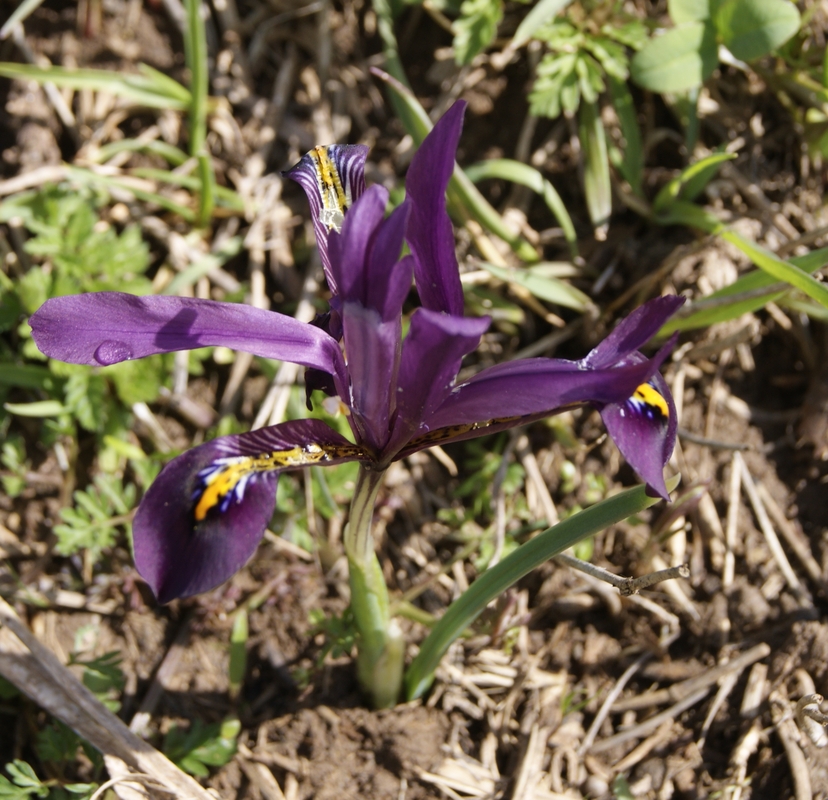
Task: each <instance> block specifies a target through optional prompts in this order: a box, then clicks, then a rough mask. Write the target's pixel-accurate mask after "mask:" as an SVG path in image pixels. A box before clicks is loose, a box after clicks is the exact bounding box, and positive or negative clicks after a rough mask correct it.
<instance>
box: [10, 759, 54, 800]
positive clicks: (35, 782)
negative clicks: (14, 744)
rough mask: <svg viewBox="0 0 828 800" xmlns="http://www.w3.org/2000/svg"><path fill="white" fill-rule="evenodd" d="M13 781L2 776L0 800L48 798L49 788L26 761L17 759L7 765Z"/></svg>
mask: <svg viewBox="0 0 828 800" xmlns="http://www.w3.org/2000/svg"><path fill="white" fill-rule="evenodd" d="M6 772H8V773H9V775H10V776H11V780H9V779H8V778H6V777H4V776H2V775H0V799H2V800H25V798H28V797H32V796H34V797H46V796H47V795H48V794H49V787H48V786H46V785H44V784H43V783H42V782H41V780H40V778H38V777H37V775H35V771H34V770H33V769H32V768H31V766H30V765H29V764H27V763H26V762H25V761H21V760H20V759H19V758H16V759H15V760H14V761H12V762H11V763H9V764H6Z"/></svg>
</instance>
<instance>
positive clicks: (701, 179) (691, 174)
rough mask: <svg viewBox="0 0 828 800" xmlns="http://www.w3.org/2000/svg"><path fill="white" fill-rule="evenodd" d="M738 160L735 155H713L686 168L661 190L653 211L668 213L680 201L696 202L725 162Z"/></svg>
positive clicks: (654, 201) (722, 153) (654, 202)
mask: <svg viewBox="0 0 828 800" xmlns="http://www.w3.org/2000/svg"><path fill="white" fill-rule="evenodd" d="M734 158H736V154H735V153H724V152H721V153H712V154H711V155H709V156H707V157H705V158H702V159H699V160H698V161H696V162H695V163H694V164H690V166H688V167H685V168H684V169H683V170H682V171H681V172H680V173H679V174H678V175H676V177H675V178H673V179H671V180H670V181H669V183H667V184H666V185H665V186H663V187H662V188H661V190H660V191H659V193H658V194H657V195H656V198H655V200H653V211H654V212H655V213H656V214H658V213H660V212H662V211H666V210H667V209H668V208H669V207H670V205H671V204H672V203H673V202H674V201H675V200H678V199H681V200H688V201H689V200H694V199H695V198H696V197H697V196H698V195H699V194H701V192H702V191H703V190H704V187H705V186H707V184H708V183H710V181H711V180H712V179H713V177H714V176H715V175H716V173H717V172H718V170H719V167H720V166H721V165H722V164H723V163H724V162H725V161H732V160H733V159H734Z"/></svg>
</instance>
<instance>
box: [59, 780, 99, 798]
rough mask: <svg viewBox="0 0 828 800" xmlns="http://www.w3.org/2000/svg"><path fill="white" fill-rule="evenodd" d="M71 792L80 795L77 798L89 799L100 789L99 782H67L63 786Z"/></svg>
mask: <svg viewBox="0 0 828 800" xmlns="http://www.w3.org/2000/svg"><path fill="white" fill-rule="evenodd" d="M63 789H64V791H67V792H69V794H74V795H77V796H78V799H77V800H88V799H89V798H91V797H92V795H93V794H95V792H96V791H97V790H98V784H97V783H67V784H66V785H65V786H64V787H63Z"/></svg>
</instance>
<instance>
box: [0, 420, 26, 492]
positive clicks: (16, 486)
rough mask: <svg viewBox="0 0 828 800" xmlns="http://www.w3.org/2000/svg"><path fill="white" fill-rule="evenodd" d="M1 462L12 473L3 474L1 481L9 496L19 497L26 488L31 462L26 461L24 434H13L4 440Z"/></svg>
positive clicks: (0, 454) (0, 456)
mask: <svg viewBox="0 0 828 800" xmlns="http://www.w3.org/2000/svg"><path fill="white" fill-rule="evenodd" d="M0 464H2V465H3V466H4V467H5V468H6V469H7V470H8V471H9V472H11V475H3V476H2V478H0V482H2V484H3V489H4V490H5V492H6V494H7V495H8V496H9V497H18V496H19V495H20V494H21V492H22V491H23V490H24V489H25V488H26V472H27V470H28V469H29V464H28V462H27V461H26V443H25V442H24V441H23V437H22V436H18V435H17V434H12V435H10V436H8V437H7V438H6V441H4V442H3V446H2V450H0Z"/></svg>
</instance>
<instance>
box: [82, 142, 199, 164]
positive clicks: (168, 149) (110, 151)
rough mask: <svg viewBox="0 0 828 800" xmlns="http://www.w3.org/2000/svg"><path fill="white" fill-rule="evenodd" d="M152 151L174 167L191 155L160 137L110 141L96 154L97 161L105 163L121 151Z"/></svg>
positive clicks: (97, 162) (151, 152)
mask: <svg viewBox="0 0 828 800" xmlns="http://www.w3.org/2000/svg"><path fill="white" fill-rule="evenodd" d="M124 152H129V153H150V154H152V155H156V156H160V157H161V158H163V159H164V160H165V161H167V162H168V163H169V164H171V165H172V166H173V167H180V166H181V165H182V164H183V163H184V162H185V161H186V160H187V159H188V158H189V156H188V155H187V154H186V153H185V152H184V151H183V150H181V149H180V148H178V147H176V146H175V145H172V144H168V143H167V142H164V141H161V140H160V139H151V140H150V141H147V142H142V141H141V140H140V139H121V141H120V142H110V143H109V144H105V145H104V146H103V147H101V148H99V149H98V151H97V152H96V154H95V159H94V161H95V163H96V164H103V163H105V162H107V161H109V159H110V158H113V157H114V156H116V155H118V154H119V153H124Z"/></svg>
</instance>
